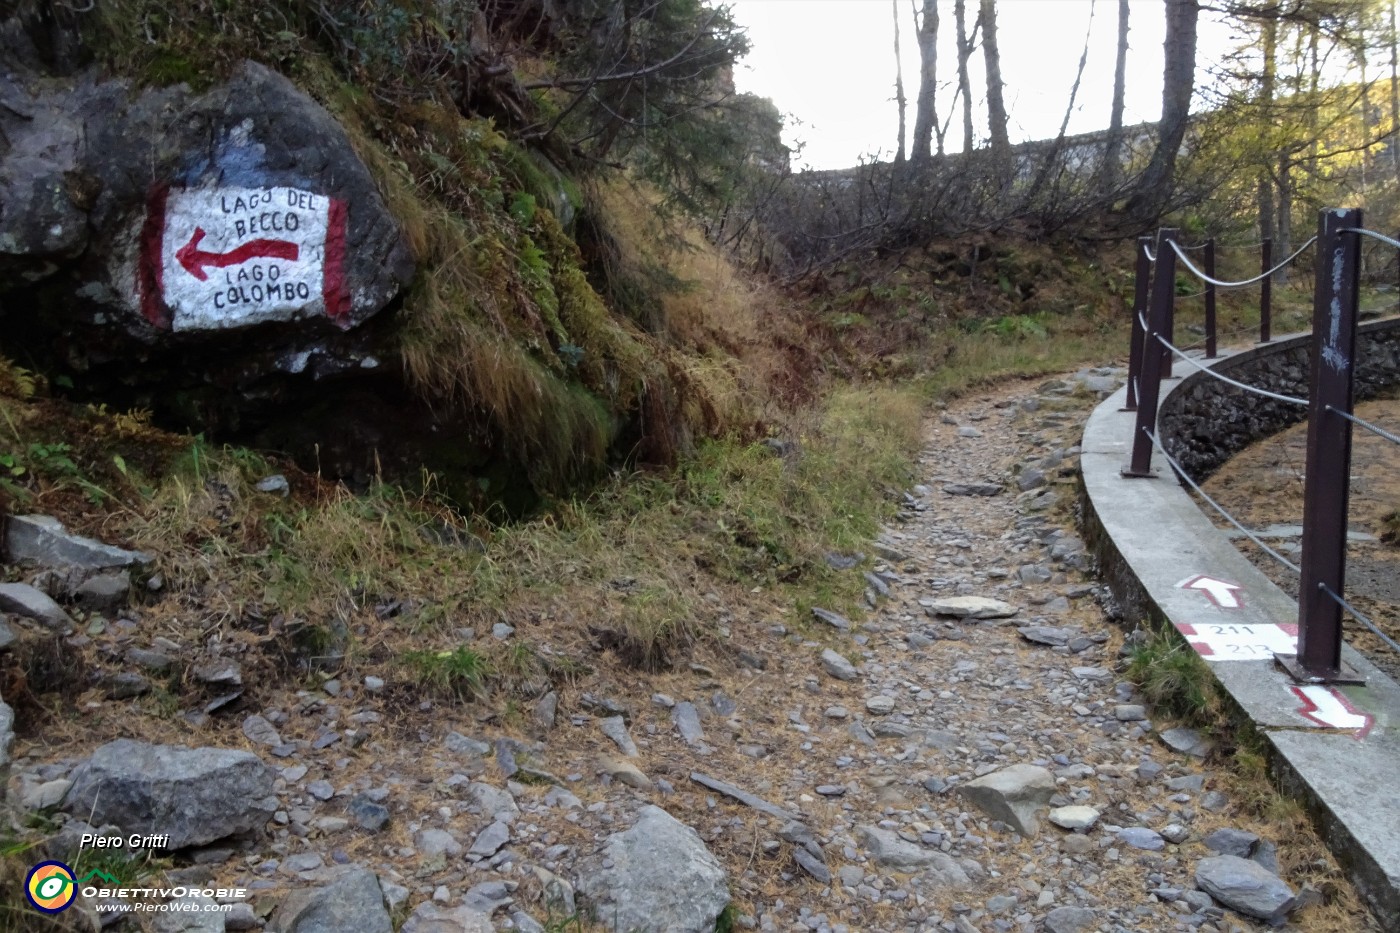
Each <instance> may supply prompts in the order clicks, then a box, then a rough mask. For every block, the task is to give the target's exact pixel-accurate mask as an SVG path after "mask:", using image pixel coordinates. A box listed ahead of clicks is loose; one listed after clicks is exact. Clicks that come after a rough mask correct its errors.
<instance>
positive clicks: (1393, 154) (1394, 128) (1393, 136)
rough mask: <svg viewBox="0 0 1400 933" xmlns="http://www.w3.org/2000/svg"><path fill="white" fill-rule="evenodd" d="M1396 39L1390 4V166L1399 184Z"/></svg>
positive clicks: (1399, 73)
mask: <svg viewBox="0 0 1400 933" xmlns="http://www.w3.org/2000/svg"><path fill="white" fill-rule="evenodd" d="M1396 45H1397V39H1396V32H1395V4H1394V3H1391V4H1390V142H1388V143H1387V144H1386V147H1387V148H1388V149H1389V150H1390V164H1391V166H1392V167H1393V168H1394V169H1395V180H1396V181H1397V182H1400V145H1397V143H1400V71H1397V67H1396V57H1397V54H1396V53H1397V49H1396Z"/></svg>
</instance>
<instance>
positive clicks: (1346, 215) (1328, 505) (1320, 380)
mask: <svg viewBox="0 0 1400 933" xmlns="http://www.w3.org/2000/svg"><path fill="white" fill-rule="evenodd" d="M1360 226H1361V211H1360V210H1359V209H1352V210H1325V211H1323V212H1322V214H1321V216H1320V217H1319V219H1318V230H1317V266H1316V268H1317V281H1316V285H1315V287H1314V292H1313V324H1312V326H1313V330H1312V347H1311V351H1310V353H1311V363H1310V367H1309V372H1310V378H1309V405H1308V459H1307V466H1306V467H1305V469H1306V470H1307V473H1306V475H1305V477H1304V481H1303V554H1302V560H1301V564H1302V574H1301V576H1302V581H1301V583H1300V584H1299V587H1298V655H1297V659H1296V667H1290V666H1289V664H1288V662H1287V661H1286V660H1285V661H1284V666H1285V667H1288V668H1289V670H1290V672H1291V673H1293V674H1294V676H1296V677H1301V678H1302V679H1306V680H1317V679H1321V680H1327V681H1338V680H1346V679H1354V675H1353V676H1352V677H1350V678H1349V677H1347V676H1346V672H1344V671H1343V669H1342V607H1341V606H1340V605H1339V604H1338V603H1337V601H1336V599H1334V598H1333V595H1331V594H1335V595H1336V596H1338V597H1340V596H1341V595H1342V592H1343V591H1342V583H1343V578H1344V576H1345V570H1346V547H1347V497H1348V496H1347V494H1348V491H1349V488H1350V486H1351V482H1350V477H1351V422H1349V421H1347V420H1346V419H1345V418H1343V417H1342V416H1341V415H1339V414H1338V412H1346V413H1347V414H1351V406H1352V395H1353V392H1352V388H1353V387H1352V382H1353V378H1352V377H1353V374H1354V371H1355V366H1354V361H1355V358H1356V357H1355V349H1356V305H1357V287H1358V281H1359V270H1360V262H1361V236H1360V234H1358V233H1354V232H1352V233H1348V232H1343V231H1345V230H1346V229H1347V228H1360ZM1329 590H1330V591H1331V594H1329V592H1328V591H1329Z"/></svg>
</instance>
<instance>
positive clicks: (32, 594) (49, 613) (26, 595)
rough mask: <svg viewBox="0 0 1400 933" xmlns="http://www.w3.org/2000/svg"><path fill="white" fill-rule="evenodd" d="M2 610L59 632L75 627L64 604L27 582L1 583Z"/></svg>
mask: <svg viewBox="0 0 1400 933" xmlns="http://www.w3.org/2000/svg"><path fill="white" fill-rule="evenodd" d="M11 520H12V521H13V519H11ZM0 612H13V613H14V614H15V615H17V616H23V617H24V618H26V619H33V620H34V621H35V622H38V623H40V624H41V625H43V626H45V627H47V628H50V629H53V630H54V631H57V632H64V631H67V630H68V629H70V628H72V627H73V620H72V619H71V618H70V617H69V615H68V613H66V612H64V611H63V607H62V606H60V605H59V604H58V603H56V602H54V601H53V600H52V599H50V598H49V597H48V595H47V594H45V593H42V592H40V591H39V590H36V589H35V588H34V587H32V586H30V585H29V584H27V583H0Z"/></svg>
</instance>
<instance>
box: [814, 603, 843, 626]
mask: <svg viewBox="0 0 1400 933" xmlns="http://www.w3.org/2000/svg"><path fill="white" fill-rule="evenodd" d="M812 615H813V616H814V617H816V620H817V621H818V622H825V623H826V624H827V625H829V626H831V627H832V628H834V629H836V630H837V631H838V632H849V631H850V630H851V620H850V619H848V618H846V617H845V616H843V615H840V614H839V613H835V612H832V611H831V610H830V609H822V608H820V607H818V606H813V607H812Z"/></svg>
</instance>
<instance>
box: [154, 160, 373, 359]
mask: <svg viewBox="0 0 1400 933" xmlns="http://www.w3.org/2000/svg"><path fill="white" fill-rule="evenodd" d="M345 227H346V208H345V204H344V202H342V201H339V200H337V199H334V198H329V197H326V196H325V195H322V194H316V193H314V192H311V191H306V190H303V189H300V188H287V187H275V188H184V189H161V190H159V191H157V192H156V193H155V194H154V195H153V196H152V198H151V202H150V205H149V206H148V209H147V216H146V226H145V229H144V231H143V236H142V256H141V292H142V294H141V311H142V314H143V315H144V316H145V318H146V320H148V321H150V322H151V323H152V324H153V325H155V326H157V327H162V328H170V329H172V330H176V331H195V330H221V329H227V328H234V327H245V326H248V325H250V324H257V323H261V322H263V321H290V320H294V319H297V318H304V317H311V316H314V315H318V314H324V315H326V316H327V317H329V318H331V319H332V320H333V321H336V322H337V323H342V324H343V323H344V322H345V318H346V317H347V316H348V315H349V312H350V296H349V293H348V290H347V288H346V283H345V269H344V264H345Z"/></svg>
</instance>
